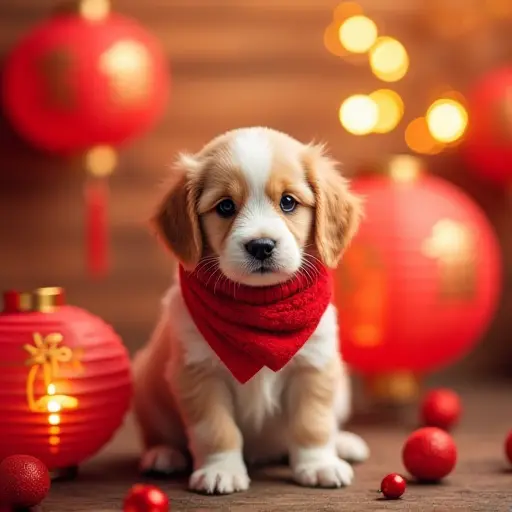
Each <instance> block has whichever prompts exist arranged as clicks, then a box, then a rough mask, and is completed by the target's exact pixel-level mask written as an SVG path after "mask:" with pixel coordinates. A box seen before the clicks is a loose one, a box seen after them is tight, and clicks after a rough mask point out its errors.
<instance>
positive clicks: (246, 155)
mask: <svg viewBox="0 0 512 512" xmlns="http://www.w3.org/2000/svg"><path fill="white" fill-rule="evenodd" d="M230 149H231V153H232V154H233V158H234V160H235V163H236V164H237V165H238V166H239V168H240V170H241V171H242V173H243V175H244V178H245V180H246V182H247V184H248V188H249V198H248V200H247V202H246V204H245V205H244V206H243V208H242V210H241V211H240V212H239V214H238V216H237V218H236V220H235V222H234V224H233V227H232V229H231V233H230V235H229V237H228V239H227V241H226V246H225V249H224V251H223V253H222V254H220V256H219V266H220V268H221V270H222V271H223V273H224V274H225V275H226V276H227V277H229V278H230V279H232V280H233V281H236V282H241V283H244V284H247V285H251V286H266V285H271V284H276V283H279V282H282V281H285V280H287V279H288V278H289V276H290V275H291V274H293V273H294V272H296V271H297V270H298V269H299V268H300V265H301V263H302V251H301V250H300V248H299V247H298V245H297V243H296V241H295V238H294V236H293V235H292V233H291V232H290V230H289V229H288V228H287V226H286V223H285V221H284V220H283V218H282V217H281V216H280V215H279V213H278V212H277V211H276V209H275V207H274V205H272V203H271V202H270V200H269V198H268V197H267V196H266V194H265V185H266V183H267V182H268V180H269V176H270V171H271V168H272V158H273V154H272V147H271V145H270V144H269V141H268V138H267V137H266V131H265V129H262V128H248V129H246V130H240V133H239V134H238V135H237V136H236V137H235V138H234V140H233V142H232V144H231V148H230ZM256 238H270V239H272V240H275V241H276V243H277V244H276V249H275V251H274V258H275V265H276V267H277V268H278V270H279V271H278V272H273V273H271V274H264V275H260V274H256V275H252V274H251V273H248V272H247V268H248V266H249V265H250V256H249V255H248V254H247V251H246V250H245V247H244V246H245V244H246V243H247V242H250V241H251V240H254V239H256Z"/></svg>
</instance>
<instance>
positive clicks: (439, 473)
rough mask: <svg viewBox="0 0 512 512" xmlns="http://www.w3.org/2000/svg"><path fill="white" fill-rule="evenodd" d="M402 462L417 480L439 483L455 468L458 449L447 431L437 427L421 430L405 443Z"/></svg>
mask: <svg viewBox="0 0 512 512" xmlns="http://www.w3.org/2000/svg"><path fill="white" fill-rule="evenodd" d="M402 461H403V463H404V466H405V468H406V469H407V471H409V473H410V474H411V475H412V476H414V477H415V478H416V479H417V480H419V481H423V482H437V481H439V480H441V479H443V478H444V477H445V476H447V475H448V474H450V473H451V472H452V470H453V468H454V467H455V464H456V462H457V447H456V446H455V442H454V441H453V439H452V437H451V436H450V434H448V433H447V432H446V431H444V430H442V429H440V428H437V427H424V428H420V429H418V430H416V431H415V432H413V433H412V434H411V435H410V436H409V437H408V439H407V441H406V442H405V445H404V447H403V450H402Z"/></svg>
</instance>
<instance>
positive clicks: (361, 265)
mask: <svg viewBox="0 0 512 512" xmlns="http://www.w3.org/2000/svg"><path fill="white" fill-rule="evenodd" d="M417 165H418V162H417V161H416V160H415V159H412V157H411V160H409V157H402V158H397V159H396V160H394V161H393V163H392V167H391V171H392V173H393V174H392V175H391V176H373V177H362V178H360V179H356V180H355V181H354V182H353V188H354V191H355V192H356V193H359V194H361V195H362V196H363V197H365V210H366V216H365V219H364V220H363V222H362V224H361V228H360V231H359V233H358V235H357V236H356V238H355V240H354V241H353V243H352V245H351V246H350V248H349V249H348V251H347V253H346V255H345V257H344V259H343V261H342V263H341V265H340V268H339V269H338V271H337V273H336V276H335V277H336V279H335V281H336V284H335V286H336V290H335V292H336V301H337V304H338V310H339V315H340V335H341V347H342V352H343V355H344V358H345V359H346V361H347V362H348V364H349V365H351V366H352V367H353V368H354V369H355V370H356V371H358V372H359V373H361V374H363V375H365V376H367V377H368V379H367V382H370V383H372V386H373V387H374V390H373V391H374V392H375V393H382V394H385V393H391V394H394V395H395V398H397V399H398V398H400V395H401V394H403V398H404V399H410V398H412V396H414V395H416V393H417V391H418V390H417V388H416V386H415V384H414V382H415V380H416V379H415V378H412V377H414V376H415V375H416V376H417V375H419V374H424V373H427V372H431V371H432V370H435V369H437V368H439V367H441V366H443V365H447V364H449V363H451V362H453V361H455V360H457V359H458V358H459V357H461V356H462V355H464V354H465V353H466V352H468V351H469V350H470V349H471V347H472V346H473V345H474V344H475V343H476V342H477V340H478V339H479V338H480V337H481V336H482V334H483V332H484V331H485V329H486V328H487V326H488V325H489V322H490V321H491V319H492V316H493V314H494V311H495V308H496V304H497V299H498V295H499V288H500V282H501V281H500V271H501V268H500V253H499V248H498V242H497V240H496V237H495V235H494V233H493V230H492V228H491V226H490V225H489V223H488V221H487V219H486V217H485V216H484V214H483V213H482V211H481V210H480V209H479V207H478V206H477V205H476V204H475V203H473V201H472V200H471V199H470V198H469V197H468V196H466V195H465V194H464V193H463V192H462V191H461V190H459V189H458V188H456V187H455V186H453V185H451V184H449V183H447V182H446V181H444V180H442V179H440V178H435V177H433V176H429V175H425V174H422V173H420V172H419V169H418V167H417ZM399 376H402V377H403V379H402V382H401V383H399V382H398V380H396V379H398V377H399ZM388 377H389V378H388ZM389 398H391V396H389Z"/></svg>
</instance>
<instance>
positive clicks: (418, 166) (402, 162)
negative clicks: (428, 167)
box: [387, 155, 423, 182]
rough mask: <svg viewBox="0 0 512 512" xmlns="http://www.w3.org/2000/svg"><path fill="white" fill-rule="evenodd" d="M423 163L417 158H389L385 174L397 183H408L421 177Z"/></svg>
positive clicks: (398, 156) (408, 156)
mask: <svg viewBox="0 0 512 512" xmlns="http://www.w3.org/2000/svg"><path fill="white" fill-rule="evenodd" d="M422 169H423V162H422V161H421V159H420V158H418V157H417V156H412V155H395V156H393V157H391V158H390V160H389V162H388V165H387V173H388V174H389V176H390V177H391V179H392V180H394V181H397V182H410V181H414V180H416V179H418V178H419V177H420V176H421V173H422Z"/></svg>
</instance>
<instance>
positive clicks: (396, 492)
mask: <svg viewBox="0 0 512 512" xmlns="http://www.w3.org/2000/svg"><path fill="white" fill-rule="evenodd" d="M405 487H406V483H405V478H404V477H403V476H402V475H399V474H398V473H390V474H389V475H387V476H385V477H384V478H383V479H382V482H381V483H380V492H381V493H382V494H383V496H384V497H385V498H387V499H388V500H397V499H398V498H400V496H402V494H403V493H404V492H405Z"/></svg>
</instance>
